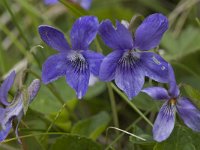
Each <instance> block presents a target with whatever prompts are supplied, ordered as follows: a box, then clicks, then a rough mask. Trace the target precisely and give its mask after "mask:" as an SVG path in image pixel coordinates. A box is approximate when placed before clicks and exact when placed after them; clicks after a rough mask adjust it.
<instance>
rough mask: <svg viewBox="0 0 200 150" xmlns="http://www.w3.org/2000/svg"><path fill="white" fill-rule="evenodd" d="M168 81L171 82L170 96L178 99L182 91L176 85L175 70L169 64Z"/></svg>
mask: <svg viewBox="0 0 200 150" xmlns="http://www.w3.org/2000/svg"><path fill="white" fill-rule="evenodd" d="M168 80H169V94H170V95H171V96H172V97H178V95H179V93H180V91H179V88H178V86H177V84H176V79H175V75H174V70H173V68H172V66H171V65H170V64H168Z"/></svg>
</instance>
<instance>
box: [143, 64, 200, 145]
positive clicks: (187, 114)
mask: <svg viewBox="0 0 200 150" xmlns="http://www.w3.org/2000/svg"><path fill="white" fill-rule="evenodd" d="M168 71H169V90H168V91H167V90H166V89H164V88H162V87H149V88H145V89H143V90H142V92H145V93H146V94H148V95H149V96H151V97H152V98H153V99H155V100H166V102H165V103H164V104H163V106H162V107H161V109H160V111H159V113H158V116H157V118H156V121H155V123H154V126H153V137H154V139H155V140H156V141H158V142H161V141H163V140H165V139H167V138H168V137H169V136H170V134H171V132H172V130H173V128H174V124H175V112H177V113H178V115H179V116H180V117H181V119H182V120H183V122H184V123H185V124H186V125H187V126H188V127H189V128H191V129H192V130H194V131H197V132H200V111H199V109H197V108H196V107H195V106H194V105H193V104H192V102H190V100H189V99H188V98H186V97H180V91H179V88H178V86H177V84H176V80H175V76H174V71H173V69H172V67H171V65H169V67H168Z"/></svg>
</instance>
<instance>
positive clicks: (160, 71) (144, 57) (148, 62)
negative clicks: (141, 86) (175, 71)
mask: <svg viewBox="0 0 200 150" xmlns="http://www.w3.org/2000/svg"><path fill="white" fill-rule="evenodd" d="M141 63H142V65H143V68H144V70H145V76H147V77H149V78H151V79H153V80H155V81H158V82H162V83H166V82H168V63H167V62H166V61H165V60H164V59H163V58H162V57H160V56H159V55H157V54H155V53H152V52H141Z"/></svg>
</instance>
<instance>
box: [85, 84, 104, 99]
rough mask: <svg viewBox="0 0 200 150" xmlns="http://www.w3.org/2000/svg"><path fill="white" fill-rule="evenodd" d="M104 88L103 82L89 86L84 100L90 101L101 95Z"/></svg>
mask: <svg viewBox="0 0 200 150" xmlns="http://www.w3.org/2000/svg"><path fill="white" fill-rule="evenodd" d="M105 88H106V84H105V83H103V82H99V81H98V82H97V83H95V84H94V85H93V86H89V88H88V91H87V93H86V95H85V97H84V98H86V99H90V98H93V97H96V96H97V95H99V94H100V93H102V92H103V91H104V90H105Z"/></svg>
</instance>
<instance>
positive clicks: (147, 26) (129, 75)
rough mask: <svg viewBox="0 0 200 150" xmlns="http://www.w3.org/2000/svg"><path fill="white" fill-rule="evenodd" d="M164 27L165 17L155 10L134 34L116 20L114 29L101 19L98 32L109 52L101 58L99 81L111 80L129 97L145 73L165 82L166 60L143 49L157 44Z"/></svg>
mask: <svg viewBox="0 0 200 150" xmlns="http://www.w3.org/2000/svg"><path fill="white" fill-rule="evenodd" d="M167 29H168V19H167V18H166V17H165V16H163V15H162V14H159V13H156V14H152V15H150V16H148V17H147V18H146V19H145V20H144V21H143V22H142V24H141V25H140V26H139V27H138V28H137V30H136V31H135V36H134V37H132V33H131V32H130V31H129V30H128V29H127V28H126V27H125V26H124V25H122V24H121V23H120V22H118V21H117V22H116V28H114V27H113V25H112V23H111V22H110V21H109V20H105V21H103V22H102V23H101V24H100V27H99V34H100V36H101V37H102V39H103V41H104V42H105V43H106V45H108V46H109V47H111V48H112V49H113V52H112V53H110V54H109V55H108V56H106V57H105V58H104V60H103V62H102V64H101V67H100V73H99V78H100V79H101V80H103V81H111V80H113V79H115V83H116V85H117V86H118V87H119V88H120V89H121V90H123V91H124V92H125V93H126V95H127V96H128V98H129V99H132V98H133V97H134V96H136V95H137V94H138V93H139V92H140V91H141V89H142V87H143V84H144V77H145V76H147V77H149V78H151V79H153V80H156V81H158V82H167V79H168V78H167V66H168V63H167V62H166V61H165V60H164V59H163V58H162V57H160V56H159V55H157V54H155V53H153V52H145V51H146V50H150V49H152V48H155V47H156V46H158V44H159V42H160V40H161V38H162V36H163V34H164V32H165V31H166V30H167ZM138 49H139V50H140V51H138Z"/></svg>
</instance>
